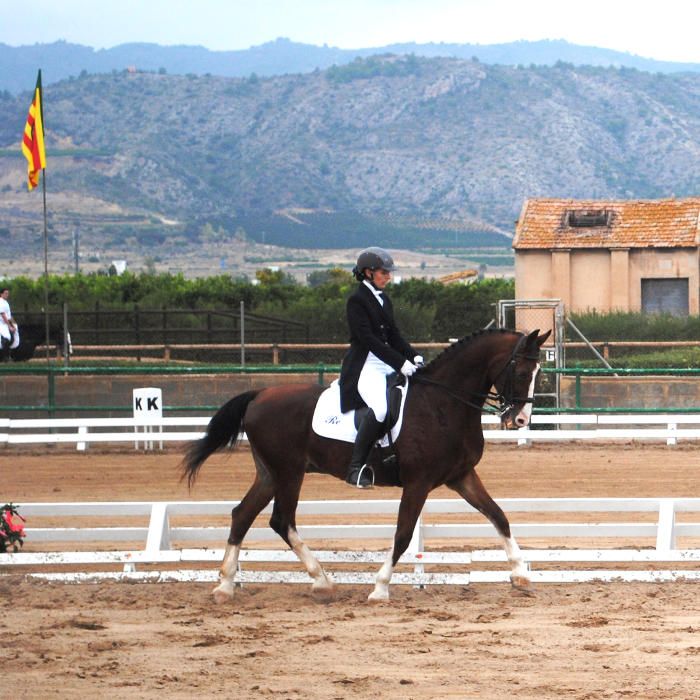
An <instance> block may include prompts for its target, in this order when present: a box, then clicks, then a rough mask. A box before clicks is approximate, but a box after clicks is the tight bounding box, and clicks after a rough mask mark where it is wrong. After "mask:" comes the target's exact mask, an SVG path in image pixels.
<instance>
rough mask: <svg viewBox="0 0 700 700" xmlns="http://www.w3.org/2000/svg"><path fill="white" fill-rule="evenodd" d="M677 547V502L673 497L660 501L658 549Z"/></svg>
mask: <svg viewBox="0 0 700 700" xmlns="http://www.w3.org/2000/svg"><path fill="white" fill-rule="evenodd" d="M675 548H676V502H675V501H674V500H673V499H672V498H662V499H661V500H660V501H659V524H658V529H657V531H656V549H657V550H663V551H667V550H669V549H675Z"/></svg>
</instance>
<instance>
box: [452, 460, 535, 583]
mask: <svg viewBox="0 0 700 700" xmlns="http://www.w3.org/2000/svg"><path fill="white" fill-rule="evenodd" d="M448 486H449V487H450V488H451V489H454V490H455V491H456V492H457V493H458V494H459V495H460V496H462V498H464V500H465V501H467V503H469V504H470V505H472V506H474V508H476V509H477V510H478V511H479V512H480V513H481V514H482V515H484V516H485V517H486V518H487V519H488V520H489V522H490V523H491V524H492V525H493V526H494V527H495V528H496V530H497V532H498V534H499V535H500V537H501V540H502V542H503V548H504V549H505V550H506V556H507V557H508V561H509V562H510V566H511V571H510V580H511V583H512V584H513V586H515V587H516V588H522V589H528V588H529V587H530V572H529V570H528V568H527V564H526V563H525V561H524V559H523V555H522V552H521V551H520V547H519V546H518V543H517V542H516V541H515V538H514V537H513V535H512V534H511V531H510V523H509V522H508V518H507V517H506V514H505V513H504V512H503V511H502V510H501V508H500V506H499V505H498V504H497V503H496V502H495V501H494V500H493V499H492V498H491V496H489V494H488V492H487V491H486V489H485V488H484V485H483V484H482V483H481V479H480V478H479V477H478V475H477V473H476V472H475V471H474V470H473V469H472V470H471V471H470V472H469V473H468V474H467V475H466V476H465V477H464V479H462V481H459V482H456V483H450V484H448Z"/></svg>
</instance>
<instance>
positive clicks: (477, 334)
mask: <svg viewBox="0 0 700 700" xmlns="http://www.w3.org/2000/svg"><path fill="white" fill-rule="evenodd" d="M505 333H516V334H517V331H514V330H513V329H512V328H482V329H480V330H478V331H474V332H473V333H471V334H470V335H465V336H464V337H463V338H460V339H459V340H458V341H456V342H454V343H452V345H450V346H448V347H446V348H445V349H444V350H443V351H442V352H441V353H440V354H439V355H437V356H436V357H434V358H433V359H432V360H431V361H430V362H428V364H427V365H425V367H424V368H423V369H422V370H421V371H422V372H427V371H428V370H431V369H435V368H437V367H441V366H442V365H443V364H444V363H445V362H448V361H449V360H450V359H451V358H452V356H453V355H454V354H455V353H456V352H457V351H458V350H461V349H463V348H464V346H466V345H470V344H471V343H473V342H474V341H475V340H479V339H481V338H483V337H484V336H487V335H496V334H499V335H502V334H505Z"/></svg>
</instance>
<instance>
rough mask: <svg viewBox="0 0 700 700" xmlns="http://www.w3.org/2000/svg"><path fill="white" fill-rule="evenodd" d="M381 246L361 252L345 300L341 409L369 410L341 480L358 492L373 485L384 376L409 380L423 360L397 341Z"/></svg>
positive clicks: (388, 261)
mask: <svg viewBox="0 0 700 700" xmlns="http://www.w3.org/2000/svg"><path fill="white" fill-rule="evenodd" d="M395 269H396V268H395V267H394V261H393V259H392V258H391V255H389V253H387V252H386V250H384V249H383V248H376V247H372V248H366V249H365V250H363V251H361V252H360V254H359V256H358V258H357V264H356V265H355V267H354V268H353V271H352V272H353V274H354V275H355V278H356V279H357V280H358V282H359V283H360V284H359V286H358V288H357V290H356V291H355V292H354V293H353V294H352V295H351V296H350V298H349V299H348V302H347V307H346V312H347V318H348V325H349V327H350V348H349V350H348V351H347V353H346V354H345V357H344V358H343V365H342V368H341V371H340V379H339V384H340V409H341V411H342V412H343V413H345V412H346V411H350V410H352V409H356V408H361V407H362V406H365V405H366V406H368V407H369V411H368V412H367V414H366V415H365V417H364V418H363V420H362V423H361V424H360V426H359V428H358V430H357V437H356V438H355V445H354V447H353V451H352V459H351V460H350V465H349V466H348V471H347V475H346V477H345V481H346V482H347V483H348V484H352V485H353V486H356V487H357V488H360V489H365V488H371V487H372V485H373V484H374V474H373V472H372V468H371V467H369V466H368V465H367V464H366V462H367V458H368V457H369V453H370V451H371V449H372V445H374V443H375V442H376V441H377V440H378V439H379V438H380V437H381V436H382V433H383V432H384V428H383V425H382V424H383V422H384V420H385V418H386V413H387V400H386V377H387V375H389V374H391V373H392V372H401V374H403V375H404V376H406V377H410V376H411V375H412V374H413V373H414V372H415V371H416V369H417V367H418V366H420V365H422V364H423V358H422V357H421V356H420V355H418V354H417V353H416V351H415V350H414V349H413V348H412V347H411V346H410V345H409V344H408V343H407V342H406V341H405V340H404V339H403V338H402V337H401V334H400V333H399V329H398V328H397V326H396V323H395V321H394V310H393V307H392V304H391V300H390V299H389V297H388V296H387V295H386V294H385V293H384V291H383V290H384V288H385V287H386V285H387V283H388V282H389V281H390V280H391V273H392V272H393V271H394V270H395Z"/></svg>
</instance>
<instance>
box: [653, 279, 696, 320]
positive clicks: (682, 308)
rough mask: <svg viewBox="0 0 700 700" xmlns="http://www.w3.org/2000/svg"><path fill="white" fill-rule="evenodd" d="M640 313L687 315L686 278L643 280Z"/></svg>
mask: <svg viewBox="0 0 700 700" xmlns="http://www.w3.org/2000/svg"><path fill="white" fill-rule="evenodd" d="M642 311H643V312H644V313H646V314H660V313H668V314H673V315H674V316H687V315H688V278H687V277H678V278H673V279H643V280H642Z"/></svg>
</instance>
